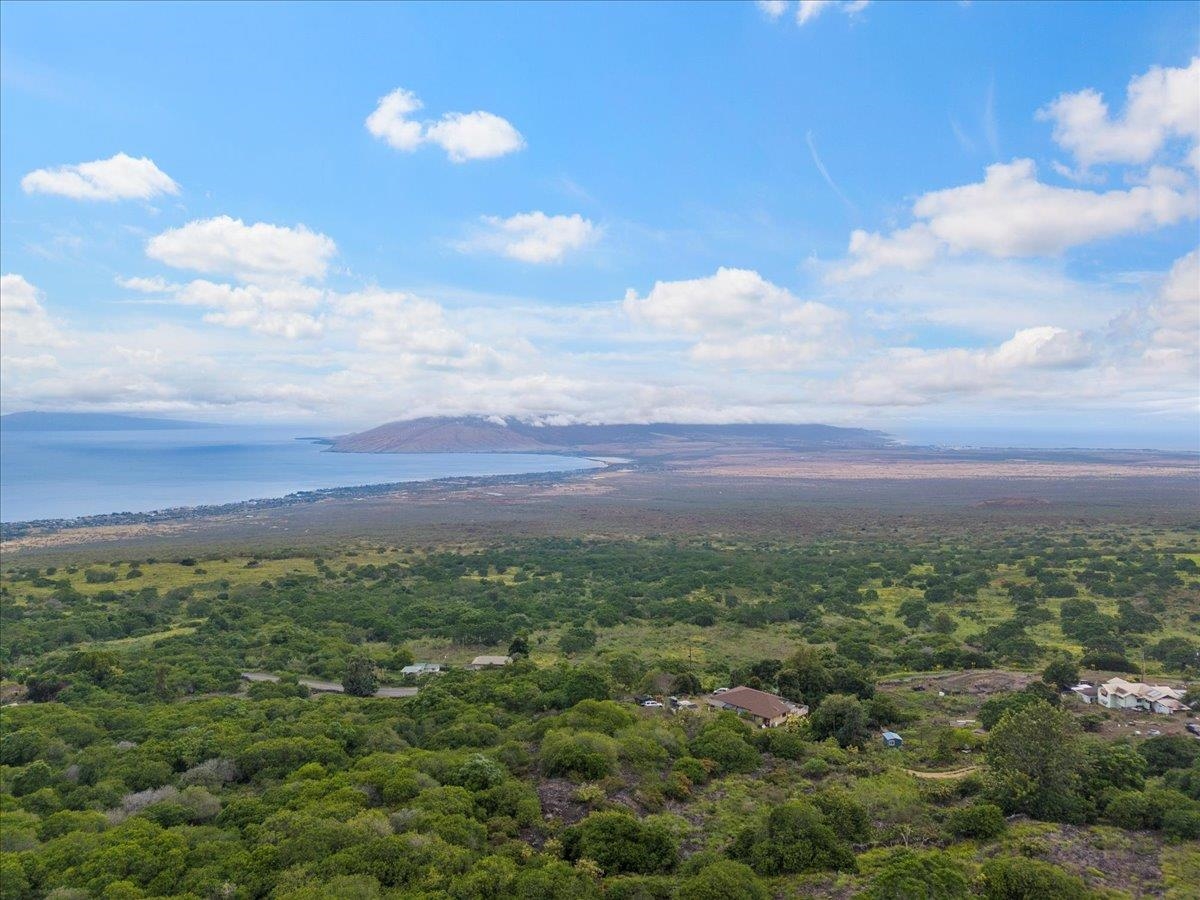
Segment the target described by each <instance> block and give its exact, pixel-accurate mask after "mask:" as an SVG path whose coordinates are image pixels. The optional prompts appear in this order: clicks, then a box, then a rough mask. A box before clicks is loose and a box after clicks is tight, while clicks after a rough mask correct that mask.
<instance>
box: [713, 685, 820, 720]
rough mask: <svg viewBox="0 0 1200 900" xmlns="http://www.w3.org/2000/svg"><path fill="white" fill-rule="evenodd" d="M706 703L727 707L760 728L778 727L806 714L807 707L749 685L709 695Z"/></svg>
mask: <svg viewBox="0 0 1200 900" xmlns="http://www.w3.org/2000/svg"><path fill="white" fill-rule="evenodd" d="M707 702H708V705H709V706H712V707H714V708H716V709H728V710H732V711H733V712H735V713H737V714H738V715H739V716H744V717H745V718H747V719H750V720H751V721H752V722H754V723H755V724H756V725H758V726H759V727H760V728H778V727H779V726H780V725H785V724H787V723H788V722H789V721H792V720H794V719H798V718H800V717H802V716H807V715H808V707H807V706H800V705H798V704H795V703H792V702H791V701H790V700H784V699H783V698H782V697H780V696H777V695H776V694H768V693H767V692H766V691H759V690H755V689H754V688H751V687H735V688H730V689H729V690H728V691H726V692H725V693H723V694H714V695H713V696H711V697H709V698H708V700H707Z"/></svg>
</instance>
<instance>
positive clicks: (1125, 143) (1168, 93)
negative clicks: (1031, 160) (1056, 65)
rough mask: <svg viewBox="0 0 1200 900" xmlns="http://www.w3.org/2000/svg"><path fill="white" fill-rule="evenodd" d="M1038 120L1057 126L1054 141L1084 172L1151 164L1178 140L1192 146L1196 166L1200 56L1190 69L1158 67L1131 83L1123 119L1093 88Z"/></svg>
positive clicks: (1061, 99) (1060, 101)
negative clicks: (1099, 167) (1105, 165)
mask: <svg viewBox="0 0 1200 900" xmlns="http://www.w3.org/2000/svg"><path fill="white" fill-rule="evenodd" d="M1037 116H1038V118H1039V119H1041V120H1043V121H1050V122H1053V123H1054V140H1055V141H1056V142H1057V143H1058V144H1059V145H1060V146H1061V147H1063V148H1064V149H1065V150H1068V151H1070V152H1071V153H1072V154H1073V155H1074V157H1075V159H1076V161H1077V162H1078V163H1079V164H1080V165H1081V166H1082V167H1083V168H1084V169H1087V168H1088V167H1089V166H1092V165H1096V164H1099V163H1132V164H1142V163H1147V162H1149V161H1150V160H1152V159H1153V158H1154V157H1155V156H1156V155H1157V154H1158V153H1159V152H1160V151H1161V150H1162V149H1163V148H1164V146H1165V145H1166V144H1167V143H1168V142H1169V141H1170V140H1172V139H1175V138H1179V139H1182V140H1184V141H1186V142H1187V143H1188V144H1189V147H1190V149H1191V159H1192V160H1193V164H1194V161H1195V159H1196V155H1195V147H1196V143H1197V141H1200V57H1197V58H1194V59H1193V60H1192V61H1191V64H1190V65H1188V66H1187V67H1186V68H1160V67H1158V66H1155V67H1154V68H1152V69H1150V71H1148V72H1146V73H1145V74H1144V75H1139V76H1137V77H1135V78H1133V79H1131V80H1130V82H1129V88H1128V90H1127V92H1126V99H1125V109H1124V111H1123V113H1122V114H1121V115H1120V116H1119V117H1114V116H1113V115H1112V114H1111V113H1110V112H1109V109H1108V104H1106V103H1105V102H1104V97H1103V95H1101V94H1100V93H1099V92H1098V91H1095V90H1092V89H1090V88H1088V89H1086V90H1082V91H1077V92H1075V93H1065V94H1060V95H1059V96H1058V97H1057V98H1055V99H1054V100H1053V101H1051V102H1050V103H1049V104H1047V105H1046V106H1044V107H1043V108H1042V109H1040V110H1038V113H1037Z"/></svg>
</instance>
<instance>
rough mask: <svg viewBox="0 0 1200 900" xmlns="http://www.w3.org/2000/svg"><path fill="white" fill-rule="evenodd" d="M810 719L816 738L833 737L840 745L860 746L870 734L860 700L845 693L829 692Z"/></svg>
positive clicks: (865, 713)
mask: <svg viewBox="0 0 1200 900" xmlns="http://www.w3.org/2000/svg"><path fill="white" fill-rule="evenodd" d="M810 721H811V722H812V730H813V735H814V736H815V737H816V738H817V739H818V740H825V738H834V739H836V740H837V742H838V744H839V745H841V746H842V747H861V746H863V744H865V743H866V742H867V738H868V737H870V735H871V733H870V731H869V730H868V729H867V712H866V710H865V709H863V705H862V702H861V701H860V700H859V699H858V698H857V697H851V696H848V695H846V694H830V695H829V696H828V697H826V698H825V699H824V700H822V701H821V705H820V706H818V707H817V710H816V712H814V713H813V714H812V716H811V717H810Z"/></svg>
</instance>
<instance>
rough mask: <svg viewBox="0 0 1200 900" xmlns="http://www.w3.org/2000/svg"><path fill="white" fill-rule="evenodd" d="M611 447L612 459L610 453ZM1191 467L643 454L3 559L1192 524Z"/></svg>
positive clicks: (46, 536)
mask: <svg viewBox="0 0 1200 900" xmlns="http://www.w3.org/2000/svg"><path fill="white" fill-rule="evenodd" d="M611 449H612V450H614V451H616V450H620V449H621V448H619V447H613V448H611ZM1198 516H1200V458H1198V457H1197V456H1196V455H1195V454H1186V453H1165V452H1154V451H1085V450H1074V451H1042V450H1036V451H1035V450H1029V451H1019V450H1008V451H1002V450H991V451H985V450H971V451H967V450H964V451H951V450H932V449H930V450H924V449H914V448H886V449H870V450H827V451H811V452H810V451H793V450H789V449H781V448H762V447H752V446H742V447H736V446H734V447H731V446H696V445H689V446H687V447H675V448H666V447H662V448H655V450H654V451H653V452H646V450H645V448H643V449H642V452H640V453H636V454H631V455H630V456H629V457H627V461H626V462H621V463H615V464H611V465H609V466H608V467H606V468H603V469H596V470H591V471H587V472H583V473H576V474H562V475H553V476H547V475H535V476H515V477H504V478H495V479H491V478H480V479H453V480H447V481H440V482H427V483H421V484H409V485H395V486H392V487H387V488H378V487H376V488H372V489H369V490H368V489H342V490H337V491H331V492H325V493H320V494H315V495H306V496H304V497H301V498H295V499H291V498H289V499H288V500H286V501H283V502H274V503H261V502H260V503H246V504H234V505H232V506H230V507H221V508H216V509H196V510H180V511H178V512H177V513H176V514H173V515H171V516H168V517H165V519H161V520H158V521H140V522H136V521H135V522H104V521H101V522H93V523H89V524H88V525H87V526H86V527H72V526H71V525H69V524H68V525H65V526H58V527H53V528H45V529H33V530H31V531H28V532H26V533H23V534H18V535H13V536H10V537H9V539H8V540H6V541H5V543H4V545H3V550H4V552H5V554H6V555H20V556H35V555H46V554H53V555H60V554H67V555H72V556H80V557H86V556H89V555H91V554H92V553H100V552H102V553H104V554H110V553H112V552H114V551H115V550H119V549H123V548H126V547H128V548H130V549H133V548H137V549H138V550H139V551H149V550H154V549H157V548H164V549H166V548H170V547H173V546H183V545H186V546H187V547H189V548H191V549H193V550H199V549H204V550H218V549H229V548H236V547H237V546H238V545H240V544H242V543H244V542H245V541H246V540H249V539H252V540H253V541H254V543H255V544H256V546H279V547H297V548H301V547H320V546H326V545H332V544H337V543H341V542H344V541H346V540H348V539H350V540H353V539H365V540H373V539H377V538H387V539H394V540H405V541H409V542H412V541H416V542H425V543H430V544H434V543H439V542H442V541H450V542H468V543H469V542H472V541H477V540H487V539H488V538H489V537H491V536H494V535H496V534H498V533H504V534H507V535H528V536H544V535H558V536H578V537H587V536H596V537H605V536H606V537H637V536H645V535H710V536H715V537H719V536H721V535H722V534H738V535H742V536H760V537H762V538H770V537H780V536H786V537H800V536H806V535H807V536H818V535H821V534H830V533H837V532H841V533H845V532H847V531H850V532H862V533H871V534H884V533H895V532H897V531H898V530H899V531H902V530H904V529H906V528H909V527H916V528H920V529H921V530H927V529H930V528H933V529H935V530H936V529H937V528H938V527H947V528H953V529H958V528H962V527H967V528H970V527H974V526H1003V525H1005V524H1019V523H1021V524H1029V523H1042V524H1048V525H1049V524H1053V523H1055V522H1061V523H1072V524H1083V523H1101V522H1115V523H1120V522H1123V521H1127V522H1135V521H1136V522H1141V523H1146V522H1147V521H1153V522H1161V523H1164V524H1186V523H1193V522H1195V521H1196V520H1197V518H1198Z"/></svg>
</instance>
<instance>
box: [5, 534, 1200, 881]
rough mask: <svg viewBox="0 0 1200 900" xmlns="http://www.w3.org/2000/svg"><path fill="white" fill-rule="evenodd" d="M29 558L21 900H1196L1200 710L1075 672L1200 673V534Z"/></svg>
mask: <svg viewBox="0 0 1200 900" xmlns="http://www.w3.org/2000/svg"><path fill="white" fill-rule="evenodd" d="M15 559H16V560H17V561H15V562H13V563H12V564H10V565H9V566H8V568H7V569H6V570H5V572H4V575H3V582H2V586H0V591H2V598H0V599H2V600H3V603H2V604H0V616H2V619H0V625H2V632H0V666H2V674H3V678H4V682H3V692H4V697H5V702H6V703H7V704H10V705H6V706H5V707H4V709H3V712H2V724H3V730H2V733H0V850H2V851H3V856H2V857H0V867H2V868H0V896H3V897H4V898H35V897H47V896H53V897H56V898H58V900H66V898H71V897H83V896H97V897H100V896H103V897H107V898H125V897H130V898H133V897H150V896H170V897H179V898H183V897H188V898H210V897H214V898H215V897H238V898H242V897H245V898H252V897H272V898H293V900H300V898H305V900H308V898H335V897H336V898H342V897H347V898H372V897H429V898H456V900H466V898H503V897H514V898H551V897H585V898H586V897H605V898H680V900H709V898H720V900H733V898H742V897H745V898H751V900H753V898H767V897H775V896H797V895H821V894H824V893H830V894H835V895H837V896H855V895H861V896H866V897H872V898H885V897H886V898H901V897H904V898H907V897H914V898H916V897H927V898H958V897H968V896H984V897H994V898H1018V897H1031V898H1032V897H1081V898H1082V897H1093V896H1094V897H1100V896H1122V894H1121V893H1120V891H1126V892H1127V895H1130V896H1132V895H1136V894H1137V893H1138V892H1141V893H1143V894H1146V895H1160V894H1163V893H1164V892H1165V893H1167V894H1168V895H1169V893H1170V891H1171V890H1174V889H1175V886H1177V885H1179V884H1186V883H1187V882H1188V877H1187V875H1186V872H1187V867H1188V866H1193V867H1194V866H1195V865H1196V864H1197V858H1198V856H1200V854H1198V852H1197V850H1196V843H1195V842H1196V841H1197V840H1198V839H1200V741H1197V740H1196V739H1195V738H1193V737H1191V736H1189V735H1187V734H1185V733H1183V732H1182V728H1181V723H1182V721H1183V717H1181V716H1176V717H1175V718H1174V719H1172V720H1170V722H1169V723H1168V722H1167V720H1165V719H1164V720H1162V722H1163V724H1162V730H1165V731H1167V732H1169V733H1164V734H1161V735H1157V736H1150V735H1149V734H1148V727H1147V726H1145V725H1144V724H1135V720H1136V722H1141V723H1144V722H1145V720H1146V719H1147V714H1122V713H1115V712H1109V711H1106V710H1097V709H1096V708H1095V707H1090V708H1089V707H1084V706H1082V705H1081V704H1079V702H1078V701H1077V700H1075V699H1074V698H1073V697H1071V696H1070V695H1069V694H1068V695H1065V696H1064V695H1063V694H1062V693H1061V691H1062V689H1063V688H1066V687H1069V686H1070V685H1071V684H1073V683H1074V682H1076V681H1077V680H1078V679H1079V678H1080V677H1095V676H1096V674H1098V672H1097V671H1096V669H1097V668H1099V669H1102V670H1103V672H1104V677H1108V675H1111V674H1113V673H1114V672H1118V671H1126V672H1133V673H1137V674H1141V672H1142V669H1143V666H1146V667H1148V670H1147V673H1146V674H1147V678H1150V679H1151V680H1164V681H1169V682H1171V683H1175V684H1186V683H1188V682H1189V679H1191V680H1192V681H1193V683H1194V680H1195V679H1196V678H1197V676H1198V675H1200V639H1197V637H1196V635H1197V633H1198V632H1200V601H1198V593H1197V585H1198V583H1200V570H1198V569H1197V566H1196V560H1197V559H1200V553H1198V551H1197V543H1196V538H1195V536H1194V535H1192V534H1190V533H1186V532H1178V531H1176V532H1172V531H1166V530H1162V531H1154V530H1149V529H1147V530H1143V531H1140V532H1135V531H1132V530H1127V529H1125V530H1121V531H1117V530H1111V531H1105V530H1104V529H1093V530H1090V531H1084V530H1082V529H1080V530H1078V531H1077V532H1072V531H1070V530H1066V531H1064V532H1062V533H1057V532H1051V531H1049V530H1044V531H1043V530H1034V529H1025V530H1014V531H1011V532H1010V531H1001V530H996V531H987V532H983V533H979V534H972V535H968V536H966V537H963V538H962V539H961V540H951V539H949V538H941V539H937V540H934V539H931V538H924V537H920V536H909V537H907V538H906V539H905V540H903V541H901V540H897V541H896V542H894V543H878V542H856V541H844V542H843V541H829V542H825V543H815V544H805V545H796V546H792V545H777V544H765V543H764V544H756V545H736V544H726V543H721V544H716V543H707V542H702V541H695V542H692V541H677V542H672V541H664V540H641V541H629V542H622V541H609V542H601V541H597V542H585V541H571V540H543V541H532V542H524V543H507V544H502V545H497V546H489V547H477V548H467V549H457V550H441V549H434V550H430V549H417V548H407V549H401V548H387V547H384V548H380V547H368V546H357V547H347V548H343V549H342V550H340V551H338V552H336V553H330V554H328V555H326V556H312V555H304V554H293V553H277V554H260V555H257V556H244V557H234V556H230V557H210V558H203V559H201V558H198V557H190V558H181V559H176V560H157V559H154V560H151V559H139V560H124V561H118V562H114V563H111V564H110V563H108V562H96V561H94V560H93V561H89V562H88V563H86V564H81V565H74V564H71V563H70V562H69V561H65V562H64V561H61V560H60V561H57V562H56V565H54V566H46V565H41V566H36V565H32V564H28V565H27V564H25V563H24V561H23V560H20V558H19V557H17V558H15ZM477 654H493V655H501V654H507V655H510V656H513V657H515V661H514V662H513V663H512V664H511V665H508V666H505V667H502V668H498V669H494V670H486V671H471V670H468V669H467V668H466V667H465V665H464V664H465V663H467V662H469V661H470V660H471V659H472V657H474V656H475V655H477ZM414 660H420V661H432V662H439V663H442V664H444V665H446V666H447V669H448V670H447V671H446V672H445V673H443V674H441V675H430V676H416V677H414V676H411V675H403V674H402V673H401V669H402V668H403V667H404V666H407V665H409V664H411V663H412V662H414ZM1099 663H1104V665H1103V666H1099ZM244 672H254V673H264V674H263V677H264V678H265V674H266V673H270V674H271V675H272V676H273V677H277V680H260V681H257V682H254V683H247V681H246V680H244V678H243V673H244ZM319 681H336V682H340V683H342V684H343V685H344V688H345V693H344V694H336V693H334V694H330V693H320V692H319V691H315V690H313V689H312V688H311V687H310V686H309V685H308V683H309V682H312V683H313V684H314V685H315V684H316V682H319ZM732 684H745V685H749V686H752V687H757V688H761V689H763V690H767V691H770V692H777V693H779V694H781V695H782V696H783V697H785V698H787V699H788V700H791V701H794V702H795V703H803V704H806V705H808V706H809V707H810V713H809V715H808V716H807V717H805V718H803V719H801V720H798V721H796V722H794V723H792V724H790V725H788V726H787V727H784V728H779V729H771V730H764V729H759V728H755V727H753V726H752V724H751V723H750V722H748V721H747V720H744V719H741V718H738V717H737V716H736V715H734V714H732V713H729V712H718V711H716V710H714V709H712V708H710V707H708V706H707V704H705V703H704V699H703V694H704V693H705V692H708V691H712V690H713V689H715V688H718V687H722V686H729V685H732ZM381 685H382V686H392V687H398V686H406V687H416V688H417V689H418V693H417V694H416V696H411V697H402V698H392V697H388V698H379V697H375V696H373V695H374V694H375V692H376V690H377V689H378V688H379V687H380V686H381ZM316 686H317V687H318V688H319V687H320V686H319V685H316ZM646 694H648V695H651V696H654V697H656V698H657V699H658V700H660V701H662V702H664V704H665V705H664V707H662V708H642V707H639V706H637V705H635V704H634V703H633V702H632V700H633V698H634V697H635V696H642V695H646ZM669 695H677V696H679V697H690V698H691V699H692V700H694V701H695V702H696V703H697V708H695V709H694V710H675V709H673V708H672V706H671V704H670V701H669ZM1191 699H1195V693H1193V694H1192V695H1191ZM1168 725H1169V726H1170V727H1168ZM883 729H891V730H897V731H900V732H902V733H903V736H904V741H905V743H904V748H903V749H889V748H887V747H885V746H884V745H883V743H882V741H881V740H880V731H881V730H883ZM1138 732H1140V733H1138ZM914 773H915V774H914ZM930 776H940V777H930ZM1113 834H1119V835H1126V836H1127V837H1122V838H1121V839H1120V840H1118V839H1116V838H1114V837H1112V835H1113ZM1103 835H1107V837H1101V836H1103ZM1121 841H1125V844H1122V843H1121ZM1096 842H1101V843H1103V846H1105V847H1107V848H1108V850H1107V851H1106V852H1108V853H1109V854H1110V857H1109V860H1110V862H1111V867H1110V868H1109V869H1100V868H1097V867H1096V866H1095V865H1093V864H1092V863H1091V862H1089V860H1092V859H1093V856H1091V855H1089V854H1090V853H1091V852H1092V851H1090V850H1088V851H1086V852H1085V848H1088V847H1091V846H1092V845H1093V843H1096ZM1135 842H1136V847H1137V850H1136V854H1137V855H1140V856H1141V857H1146V855H1147V854H1149V855H1150V856H1151V857H1153V860H1154V863H1153V865H1150V866H1142V867H1140V868H1138V867H1136V866H1133V864H1132V862H1130V864H1129V865H1125V864H1123V863H1122V862H1121V861H1120V860H1121V859H1123V858H1124V857H1121V856H1120V854H1121V853H1122V852H1126V851H1122V850H1121V849H1120V848H1121V847H1123V846H1126V844H1128V845H1129V846H1130V847H1132V846H1134V843H1135ZM1097 845H1099V844H1097ZM1076 851H1078V852H1076ZM1113 854H1116V855H1113ZM1128 855H1129V856H1130V857H1131V859H1132V857H1133V856H1134V851H1133V850H1129V851H1128ZM1113 860H1116V861H1115V862H1113ZM1131 873H1133V874H1131ZM1147 873H1149V874H1147ZM1130 879H1135V880H1136V879H1141V880H1140V881H1136V883H1134V882H1132V881H1130ZM1155 879H1158V880H1155ZM1114 891H1116V892H1117V893H1113V892H1114ZM1106 892H1107V893H1106ZM1178 896H1181V897H1182V896H1186V894H1183V893H1180V894H1178Z"/></svg>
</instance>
